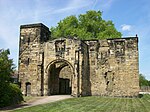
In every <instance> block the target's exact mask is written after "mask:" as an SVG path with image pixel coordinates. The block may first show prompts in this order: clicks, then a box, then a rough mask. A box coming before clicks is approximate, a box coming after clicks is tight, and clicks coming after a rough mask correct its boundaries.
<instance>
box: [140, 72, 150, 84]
mask: <svg viewBox="0 0 150 112" xmlns="http://www.w3.org/2000/svg"><path fill="white" fill-rule="evenodd" d="M139 83H140V86H150V83H149V81H148V80H147V79H146V78H145V77H144V75H142V74H139Z"/></svg>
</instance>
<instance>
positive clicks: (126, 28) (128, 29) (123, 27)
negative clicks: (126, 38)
mask: <svg viewBox="0 0 150 112" xmlns="http://www.w3.org/2000/svg"><path fill="white" fill-rule="evenodd" d="M131 28H132V26H131V25H127V24H123V25H121V30H122V31H131Z"/></svg>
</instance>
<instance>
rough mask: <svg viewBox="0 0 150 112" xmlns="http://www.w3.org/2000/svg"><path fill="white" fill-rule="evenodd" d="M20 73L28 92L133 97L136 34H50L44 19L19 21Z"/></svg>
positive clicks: (136, 70) (136, 87) (135, 89)
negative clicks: (101, 37) (53, 36)
mask: <svg viewBox="0 0 150 112" xmlns="http://www.w3.org/2000/svg"><path fill="white" fill-rule="evenodd" d="M19 74H20V75H19V81H20V82H21V90H22V92H23V94H24V95H34V96H43V95H53V94H71V95H73V96H76V97H78V96H87V95H101V96H121V97H126V96H127V97H134V96H137V95H138V93H139V78H138V74H139V68H138V38H137V37H128V38H116V39H105V40H79V39H77V38H71V37H70V38H58V39H55V40H51V38H50V31H49V29H48V28H47V27H46V26H45V25H43V24H42V23H39V24H30V25H21V27H20V45H19Z"/></svg>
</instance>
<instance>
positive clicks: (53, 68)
mask: <svg viewBox="0 0 150 112" xmlns="http://www.w3.org/2000/svg"><path fill="white" fill-rule="evenodd" d="M72 76H73V71H72V69H71V66H70V65H69V64H68V63H66V62H65V61H58V62H57V61H56V62H54V63H53V64H51V65H50V67H49V72H48V90H49V91H48V95H57V94H61V95H68V94H71V93H72Z"/></svg>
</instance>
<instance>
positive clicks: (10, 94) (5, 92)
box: [0, 49, 23, 107]
mask: <svg viewBox="0 0 150 112" xmlns="http://www.w3.org/2000/svg"><path fill="white" fill-rule="evenodd" d="M9 54H10V52H9V50H3V49H1V50H0V107H4V106H8V105H11V104H17V103H20V102H21V101H22V100H23V97H22V93H21V91H20V89H19V87H18V86H17V85H16V84H12V83H11V74H12V73H13V70H14V68H15V67H14V64H13V60H12V59H9V57H8V55H9Z"/></svg>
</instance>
